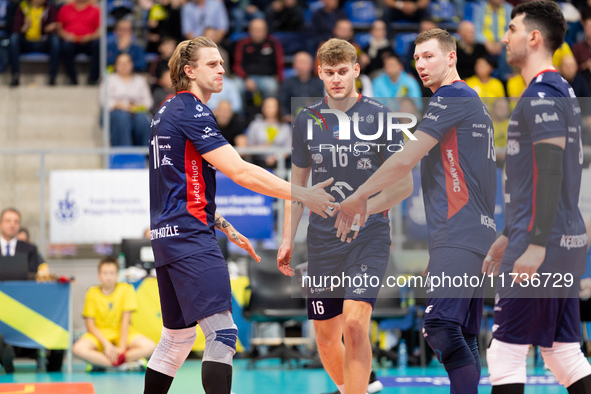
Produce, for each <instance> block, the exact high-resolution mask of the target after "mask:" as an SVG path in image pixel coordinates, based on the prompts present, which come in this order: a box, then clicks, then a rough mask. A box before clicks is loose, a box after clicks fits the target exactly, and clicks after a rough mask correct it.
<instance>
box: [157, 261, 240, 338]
mask: <svg viewBox="0 0 591 394" xmlns="http://www.w3.org/2000/svg"><path fill="white" fill-rule="evenodd" d="M156 278H157V280H158V292H159V293H160V305H161V307H162V322H163V324H164V327H166V328H170V329H180V328H186V327H190V326H194V325H195V324H196V323H197V321H198V320H201V319H203V318H205V317H207V316H211V315H213V314H216V313H219V312H223V311H231V310H232V290H231V286H230V275H229V273H228V267H227V266H226V260H224V256H222V252H221V251H220V250H208V251H204V252H199V253H196V254H194V255H191V256H189V257H186V258H184V259H182V260H179V261H175V262H174V263H170V264H167V265H164V266H161V267H156Z"/></svg>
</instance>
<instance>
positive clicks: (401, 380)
mask: <svg viewBox="0 0 591 394" xmlns="http://www.w3.org/2000/svg"><path fill="white" fill-rule="evenodd" d="M528 361H529V362H531V358H530V359H528ZM374 367H375V368H374V369H375V371H376V374H377V376H378V378H379V379H380V381H381V382H382V383H383V384H384V389H383V390H382V391H381V393H382V394H393V393H399V394H427V393H429V394H443V393H449V381H448V380H447V375H446V373H445V370H444V369H443V367H441V366H438V365H437V362H436V361H433V362H432V363H431V364H430V366H429V367H427V368H419V367H407V368H406V369H399V368H397V367H391V368H380V367H379V366H377V365H374ZM15 368H16V372H15V373H14V374H12V375H7V374H4V373H3V372H0V393H11V394H20V393H39V394H40V393H44V394H47V393H52V394H54V393H55V394H92V393H96V394H119V393H120V394H141V393H142V390H143V378H144V375H143V373H142V372H103V373H88V372H85V368H86V365H85V364H84V363H82V362H80V361H75V362H74V367H73V369H74V371H73V373H71V374H68V373H56V372H54V373H37V372H36V371H35V363H34V361H33V360H31V361H27V360H17V361H16V362H15ZM0 370H1V369H0ZM527 372H528V376H529V379H530V380H529V384H528V386H526V389H525V394H558V393H563V394H564V393H566V390H565V389H564V388H563V387H562V386H560V385H558V383H557V382H556V380H555V379H554V377H553V376H552V374H551V373H550V372H549V371H547V370H544V369H543V368H533V367H528V371H527ZM482 376H483V378H482V380H481V384H480V388H479V390H478V392H479V393H490V392H491V386H490V384H489V383H488V372H487V370H486V368H483V370H482ZM83 382H88V383H91V385H92V387H93V388H94V391H93V389H92V388H91V385H90V384H88V383H87V384H80V383H83ZM64 383H67V384H64ZM76 383H78V384H76ZM334 390H336V386H335V385H334V384H333V383H332V381H331V380H330V378H329V377H328V375H327V374H326V373H325V372H324V370H322V369H307V368H302V367H301V365H300V366H299V367H298V366H297V365H295V364H291V365H290V364H284V365H281V363H280V362H279V361H278V360H263V361H260V362H258V363H257V364H256V366H255V367H254V368H250V367H249V365H248V360H236V361H235V362H234V377H233V392H234V393H235V394H278V393H281V394H308V393H309V394H321V393H329V392H333V391H334ZM170 393H171V394H193V393H194V394H197V393H204V391H203V389H202V387H201V362H200V361H199V360H193V359H190V360H187V361H186V362H185V364H184V365H183V367H182V368H181V369H180V370H179V372H178V374H177V376H176V378H175V380H174V382H173V384H172V388H171V390H170Z"/></svg>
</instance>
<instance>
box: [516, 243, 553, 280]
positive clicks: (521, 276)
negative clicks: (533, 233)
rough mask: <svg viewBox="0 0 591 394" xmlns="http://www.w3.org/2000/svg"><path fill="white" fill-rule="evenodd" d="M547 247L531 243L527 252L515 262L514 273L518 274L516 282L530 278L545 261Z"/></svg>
mask: <svg viewBox="0 0 591 394" xmlns="http://www.w3.org/2000/svg"><path fill="white" fill-rule="evenodd" d="M545 257H546V248H545V247H543V246H539V245H529V246H528V247H527V249H526V250H525V252H524V253H523V254H522V255H521V256H520V257H519V258H518V259H517V260H516V261H515V264H513V273H514V274H517V276H516V278H515V282H516V283H521V282H522V281H524V280H529V279H530V278H531V277H532V275H533V274H535V273H536V272H537V271H538V268H540V266H541V265H542V263H543V262H544V258H545Z"/></svg>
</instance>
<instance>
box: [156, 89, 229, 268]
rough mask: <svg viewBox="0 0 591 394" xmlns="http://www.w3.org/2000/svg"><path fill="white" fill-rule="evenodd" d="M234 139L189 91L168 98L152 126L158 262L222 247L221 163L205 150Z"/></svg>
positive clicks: (172, 260)
mask: <svg viewBox="0 0 591 394" xmlns="http://www.w3.org/2000/svg"><path fill="white" fill-rule="evenodd" d="M227 143H228V142H227V141H226V140H225V139H224V137H222V133H221V131H220V129H219V127H218V125H217V121H216V119H215V117H214V116H213V113H212V112H211V111H210V109H209V108H208V107H207V106H206V105H205V104H203V103H202V102H201V100H199V98H198V97H197V96H195V95H194V94H193V93H191V92H188V91H182V92H179V93H177V95H176V96H174V97H173V98H171V99H170V100H167V101H165V102H164V104H163V105H162V106H161V107H160V110H159V111H158V113H157V114H156V115H155V116H154V118H153V119H152V125H151V128H150V163H149V167H150V235H151V237H150V238H151V240H152V248H153V249H154V258H155V262H156V266H157V267H159V266H162V265H166V264H169V263H172V262H174V261H178V260H180V259H182V258H184V257H187V256H190V255H192V254H195V253H197V252H199V251H200V250H204V249H211V248H217V247H218V244H217V241H216V237H215V231H214V224H215V223H214V217H215V209H216V208H215V200H214V198H215V171H216V170H215V168H214V167H213V166H212V165H210V164H209V163H208V162H207V161H206V160H205V159H203V157H202V155H203V154H205V153H207V152H209V151H212V150H214V149H217V148H219V147H221V146H223V145H226V144H227Z"/></svg>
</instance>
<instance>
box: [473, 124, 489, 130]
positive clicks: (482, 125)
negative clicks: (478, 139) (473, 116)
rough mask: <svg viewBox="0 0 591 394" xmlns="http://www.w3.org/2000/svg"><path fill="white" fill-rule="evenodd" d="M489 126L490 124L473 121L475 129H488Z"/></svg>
mask: <svg viewBox="0 0 591 394" xmlns="http://www.w3.org/2000/svg"><path fill="white" fill-rule="evenodd" d="M487 127H488V126H487V125H485V124H483V123H473V124H472V128H473V129H486V128H487Z"/></svg>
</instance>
